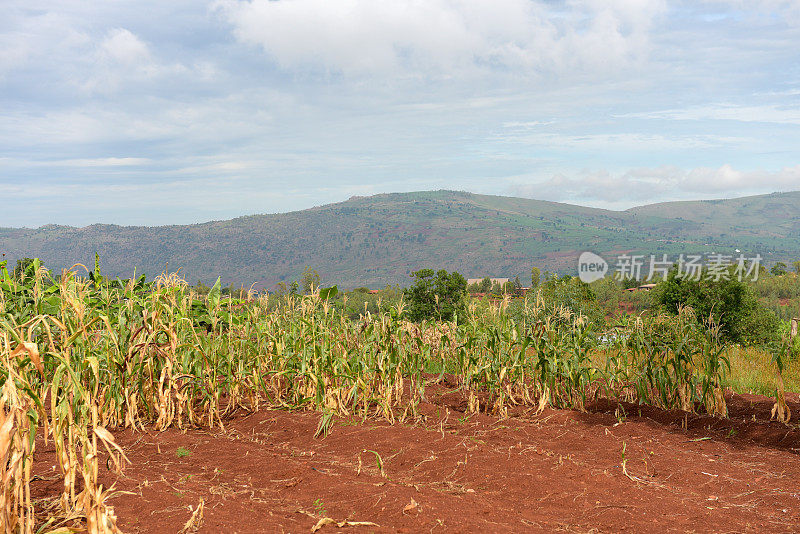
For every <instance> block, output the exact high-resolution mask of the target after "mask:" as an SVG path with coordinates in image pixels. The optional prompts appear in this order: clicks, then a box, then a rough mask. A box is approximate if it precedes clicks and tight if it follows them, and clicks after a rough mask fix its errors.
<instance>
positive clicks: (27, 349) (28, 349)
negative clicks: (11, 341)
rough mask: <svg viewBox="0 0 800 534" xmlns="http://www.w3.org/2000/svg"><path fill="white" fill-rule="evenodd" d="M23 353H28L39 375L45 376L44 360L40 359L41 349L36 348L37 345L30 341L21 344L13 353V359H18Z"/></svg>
mask: <svg viewBox="0 0 800 534" xmlns="http://www.w3.org/2000/svg"><path fill="white" fill-rule="evenodd" d="M22 353H27V354H28V356H30V358H31V361H32V362H33V365H35V366H36V369H38V370H39V373H41V374H44V366H43V365H42V359H41V358H40V357H39V347H37V346H36V343H31V342H30V341H22V342H20V344H19V345H17V348H15V349H14V350H13V351H12V352H11V357H12V358H16V357H18V356H21V355H22Z"/></svg>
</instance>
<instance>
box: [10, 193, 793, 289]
mask: <svg viewBox="0 0 800 534" xmlns="http://www.w3.org/2000/svg"><path fill="white" fill-rule="evenodd" d="M736 249H739V250H741V251H742V252H743V253H745V254H746V255H748V256H754V255H755V254H756V253H759V254H761V255H762V256H763V257H764V258H765V262H766V263H768V264H771V263H774V262H776V261H793V260H797V259H800V192H791V193H773V194H770V195H761V196H752V197H745V198H737V199H730V200H711V201H705V200H704V201H692V202H669V203H662V204H652V205H648V206H641V207H637V208H632V209H629V210H627V211H609V210H602V209H596V208H588V207H583V206H574V205H570V204H561V203H557V202H545V201H540V200H530V199H524V198H512V197H500V196H488V195H475V194H471V193H464V192H455V191H425V192H417V193H393V194H382V195H375V196H371V197H353V198H351V199H349V200H347V201H345V202H341V203H337V204H329V205H325V206H320V207H316V208H311V209H307V210H303V211H296V212H291V213H281V214H271V215H253V216H247V217H239V218H236V219H232V220H227V221H213V222H208V223H202V224H193V225H183V226H158V227H143V226H115V225H100V224H96V225H91V226H87V227H84V228H74V227H69V226H57V225H47V226H43V227H41V228H37V229H15V228H5V229H0V252H2V253H4V254H6V259H8V260H10V261H9V263H10V264H12V265H13V262H14V261H15V260H16V259H17V258H20V257H26V256H27V257H39V258H41V259H42V260H43V261H44V262H45V264H46V265H47V266H48V267H50V268H51V269H54V270H55V271H59V270H60V269H61V268H65V267H70V266H72V265H73V264H75V263H83V264H85V265H87V266H90V265H93V261H94V253H95V252H98V253H99V254H100V257H101V267H102V268H103V271H104V274H106V275H110V276H122V277H129V276H131V275H132V274H133V272H134V269H136V272H137V273H146V274H147V275H148V278H152V277H154V276H156V275H158V274H160V273H161V272H163V271H164V270H165V269H167V268H168V269H169V270H170V271H173V270H176V269H178V268H179V267H180V268H181V273H182V274H183V275H184V277H185V278H186V280H187V281H189V282H191V283H194V282H195V281H197V280H201V281H203V282H205V283H210V282H213V281H214V280H216V278H217V276H218V275H221V276H222V278H223V281H224V282H225V283H234V284H237V285H239V284H245V285H250V284H251V283H253V282H257V283H258V286H257V287H269V286H271V285H273V284H274V283H276V282H278V281H281V280H285V281H291V280H294V279H296V278H298V277H299V276H300V273H301V272H302V271H303V269H304V268H305V267H306V266H311V267H313V268H315V269H316V270H317V271H318V272H319V273H320V274H321V276H322V282H323V283H326V284H327V283H329V284H334V283H337V284H339V285H340V286H344V287H355V286H362V285H364V286H369V287H382V286H383V285H385V284H395V283H399V284H401V285H405V284H407V283H408V281H409V273H410V272H411V271H414V270H417V269H420V268H424V267H435V268H446V269H448V270H457V271H459V272H461V273H462V274H464V275H465V276H467V277H470V278H478V277H484V276H495V277H498V276H502V277H510V278H514V277H515V276H519V277H520V279H521V280H522V281H523V282H526V281H527V280H529V279H530V275H529V273H530V269H531V267H533V266H537V267H539V268H540V269H541V270H542V271H544V270H551V271H560V272H575V265H576V258H577V256H578V255H579V254H580V252H582V251H584V250H591V251H593V252H596V253H599V254H601V255H603V256H604V257H606V258H607V259H608V260H610V262H611V263H612V264H613V262H614V256H615V255H617V254H620V253H624V252H627V253H631V254H645V255H648V257H649V254H657V255H658V256H659V257H660V256H661V255H662V254H667V255H668V257H669V258H670V259H673V257H674V258H675V259H677V255H678V254H681V253H684V254H691V253H706V254H710V253H724V254H734V251H735V250H736Z"/></svg>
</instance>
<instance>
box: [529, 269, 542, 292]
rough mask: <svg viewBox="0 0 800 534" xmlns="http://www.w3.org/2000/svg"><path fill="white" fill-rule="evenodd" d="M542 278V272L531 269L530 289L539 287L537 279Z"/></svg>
mask: <svg viewBox="0 0 800 534" xmlns="http://www.w3.org/2000/svg"><path fill="white" fill-rule="evenodd" d="M541 277H542V272H541V271H540V270H539V268H538V267H534V268H532V269H531V287H532V288H535V287H537V286H538V285H539V279H540V278H541Z"/></svg>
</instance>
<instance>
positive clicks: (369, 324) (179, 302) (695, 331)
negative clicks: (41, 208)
mask: <svg viewBox="0 0 800 534" xmlns="http://www.w3.org/2000/svg"><path fill="white" fill-rule="evenodd" d="M34 271H35V275H34V276H31V277H29V278H26V279H24V280H22V281H20V280H16V279H13V278H12V277H11V276H9V274H8V272H7V271H5V269H3V273H2V280H0V325H1V327H2V328H1V329H0V360H2V367H1V368H0V384H2V394H1V395H0V457H2V461H1V462H0V469H1V471H0V474H1V475H2V477H3V491H2V494H0V523H2V528H0V531H1V532H3V533H4V534H11V533H25V534H29V533H34V532H42V533H45V532H69V531H70V530H64V529H69V528H83V529H86V530H88V532H90V533H114V532H119V531H120V528H121V526H118V525H117V521H116V517H115V514H114V511H113V509H112V508H111V507H110V506H109V504H108V501H109V498H110V497H111V496H112V495H113V494H114V491H115V488H114V487H103V485H102V484H100V483H99V482H98V469H99V468H100V465H101V464H104V465H107V466H110V467H111V468H112V469H114V470H118V471H119V470H124V469H125V466H126V464H127V463H128V459H127V457H126V455H125V452H124V450H123V449H122V448H121V447H120V446H119V445H118V444H117V442H116V441H115V439H114V435H113V432H114V431H115V430H117V429H134V430H137V431H138V430H144V429H152V430H155V431H161V430H165V429H168V428H178V429H195V428H204V429H209V428H224V427H225V425H226V424H228V422H229V421H231V420H232V418H233V417H234V416H235V415H238V414H242V413H251V412H254V411H258V410H260V409H267V408H269V409H274V408H280V409H285V410H304V411H315V412H318V413H319V425H318V428H317V435H318V436H323V435H325V434H327V433H328V432H329V431H330V428H331V425H332V424H333V422H334V420H335V416H358V417H360V418H363V419H365V420H366V419H368V418H379V419H384V420H387V421H389V422H392V423H394V422H407V421H414V420H415V418H417V417H418V411H417V406H418V405H419V403H420V402H421V401H423V400H424V399H425V392H426V386H430V385H431V384H433V383H437V382H438V381H441V380H442V379H443V377H444V376H445V375H447V376H449V377H453V378H454V379H455V380H456V382H457V386H458V388H459V389H460V390H462V391H463V392H465V393H466V395H467V396H468V399H469V407H468V411H469V412H471V413H478V412H484V413H489V414H494V415H496V416H499V417H504V416H505V415H506V413H507V410H508V408H509V407H511V406H529V407H532V408H534V409H535V410H538V411H541V410H543V409H545V408H546V407H547V406H552V407H555V408H565V409H573V410H579V411H582V410H585V409H586V406H587V403H589V402H591V401H592V400H595V399H598V398H604V399H611V400H619V401H625V402H634V403H639V404H645V405H652V406H655V407H658V408H664V409H681V410H685V411H688V412H696V411H704V412H706V413H709V414H712V415H715V416H720V417H725V416H726V415H727V407H726V404H725V399H724V397H723V388H722V383H723V379H724V376H725V373H727V372H728V371H729V364H728V360H727V359H726V356H725V354H726V347H725V345H724V344H723V343H721V342H720V340H719V336H718V335H717V334H716V333H715V331H714V329H713V328H711V329H708V328H702V327H700V326H698V322H697V321H696V320H695V319H694V317H693V316H692V311H691V310H690V309H684V310H682V312H681V313H680V314H679V315H678V316H677V317H671V316H652V317H629V318H625V319H622V320H620V321H619V322H618V323H617V324H614V325H612V326H611V327H604V328H603V331H598V327H597V325H593V324H591V323H589V322H588V321H587V320H586V318H585V317H582V316H579V315H575V314H573V313H571V312H570V311H569V310H567V309H565V308H561V307H557V306H551V305H549V304H548V303H547V302H545V301H544V300H542V299H541V298H537V297H531V298H529V299H528V301H527V303H526V310H525V314H524V319H523V320H516V321H515V320H513V319H511V318H510V317H509V316H508V315H507V314H505V313H504V305H503V304H501V305H500V306H498V307H491V308H488V309H479V308H478V306H476V305H471V306H470V308H469V310H468V313H467V317H468V318H467V320H462V321H461V322H453V323H434V322H422V323H410V322H408V321H406V320H404V317H403V316H404V314H403V311H404V310H403V304H402V303H401V304H399V305H398V306H397V307H395V308H392V309H391V310H390V311H389V312H387V313H381V314H376V315H375V314H369V313H365V314H364V315H363V316H362V317H361V318H360V319H359V320H356V321H354V320H352V319H350V318H348V317H345V316H344V315H343V314H342V313H340V312H339V311H338V310H337V309H336V308H335V307H334V306H332V305H331V304H330V299H329V297H330V295H331V291H335V289H333V288H331V289H324V290H320V289H318V288H317V289H316V290H315V291H314V292H313V293H312V294H311V295H303V296H298V295H290V296H288V297H286V298H285V300H284V301H282V302H281V303H279V304H278V305H276V304H275V303H274V301H272V302H271V301H269V300H268V299H267V298H266V297H259V298H250V299H244V300H233V299H224V298H222V296H221V294H220V291H219V286H218V285H217V286H215V288H214V289H212V291H211V292H210V293H209V294H208V295H207V296H206V297H202V298H201V297H199V296H197V295H195V294H194V293H193V292H192V291H191V289H190V288H189V287H188V286H187V284H186V283H185V282H184V281H183V280H182V279H181V278H180V277H179V276H178V275H177V274H174V273H173V274H171V275H168V274H164V275H162V276H160V277H159V278H157V279H156V280H155V281H154V282H150V283H148V282H145V280H144V278H138V279H136V278H134V279H131V280H127V281H122V280H110V279H106V278H103V277H102V275H100V272H99V268H98V267H97V266H96V268H95V270H94V271H91V272H90V271H89V270H88V269H86V268H85V267H82V266H76V267H74V268H73V269H72V270H65V271H63V272H62V273H61V274H60V275H59V276H55V277H54V276H51V275H50V274H49V273H48V271H46V270H45V269H44V268H42V267H40V266H39V265H34ZM777 362H778V366H777V367H778V369H780V362H781V360H780V358H777ZM778 376H780V375H778ZM773 412H774V415H775V417H776V418H778V419H779V420H782V421H788V419H789V417H790V413H789V411H788V406H786V402H785V401H784V400H783V392H782V390H779V391H777V392H776V402H775V408H774V410H773ZM50 441H52V443H53V444H54V446H55V449H56V451H57V459H58V464H57V473H58V476H59V480H60V487H61V493H60V495H58V496H54V497H53V498H51V499H39V500H36V499H33V498H32V497H31V490H30V485H31V480H32V477H33V474H32V473H33V467H34V463H35V462H36V457H37V455H36V446H37V443H41V442H46V443H49V442H50Z"/></svg>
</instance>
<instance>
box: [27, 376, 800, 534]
mask: <svg viewBox="0 0 800 534" xmlns="http://www.w3.org/2000/svg"><path fill="white" fill-rule="evenodd" d="M427 392H428V400H429V401H430V402H428V403H425V404H423V405H421V407H420V411H421V413H422V414H423V418H422V419H423V420H422V421H421V422H419V423H418V424H416V425H412V424H396V425H394V426H392V425H389V424H387V423H385V422H380V421H372V420H369V421H367V422H365V423H362V422H361V421H360V420H358V419H352V420H346V419H338V420H337V421H336V423H335V425H334V426H333V428H332V431H331V433H330V434H329V435H328V436H327V437H325V438H316V439H315V438H314V437H313V436H314V433H315V431H316V428H317V423H318V421H319V415H318V414H316V413H309V412H306V413H288V412H283V411H262V412H259V413H256V414H251V415H244V414H242V415H241V416H239V417H236V418H234V419H233V420H231V421H229V422H228V424H227V425H226V429H225V431H221V430H213V431H202V430H190V431H188V432H185V433H182V432H180V431H178V430H168V431H166V432H162V433H160V434H158V433H149V432H148V433H144V432H136V433H134V432H132V431H130V430H127V431H118V432H117V433H116V436H117V439H118V441H119V442H120V443H121V444H122V445H123V446H124V447H125V450H126V452H127V455H128V457H129V458H130V460H131V461H132V464H131V465H130V466H128V467H127V468H126V469H125V473H124V474H123V475H122V476H119V477H117V476H113V475H111V474H110V473H105V474H104V478H105V481H106V484H110V483H112V482H114V483H115V484H116V489H117V490H123V491H127V492H131V494H124V495H119V496H117V497H115V498H114V499H112V501H111V504H112V505H113V506H114V508H115V511H116V513H117V515H118V517H119V525H120V526H121V528H122V529H123V530H124V531H125V532H127V533H149V532H177V531H179V530H180V529H181V528H182V527H183V525H184V523H185V522H186V521H187V520H188V519H189V518H190V516H191V515H192V509H193V508H192V507H196V506H197V504H198V503H199V502H200V501H201V499H202V500H203V501H204V503H205V512H204V521H203V523H202V526H201V527H200V529H199V532H208V533H220V532H230V533H233V532H242V533H243V532H311V530H312V528H313V527H314V526H315V525H316V524H317V522H318V520H319V519H320V518H321V517H323V515H324V516H328V517H331V518H333V519H334V520H336V521H337V522H341V521H344V520H349V521H369V522H373V523H376V524H377V525H379V527H370V526H355V527H347V526H345V527H343V528H339V527H337V526H336V525H327V526H324V527H322V528H321V532H322V533H324V532H337V531H353V532H373V531H375V532H519V531H529V532H530V531H533V532H553V531H566V532H590V531H591V532H664V531H674V532H694V531H702V532H796V531H798V530H800V461H798V456H797V455H798V451H800V430H798V428H797V427H795V426H794V425H789V426H787V425H783V424H779V423H775V422H770V421H769V415H770V414H769V410H770V408H771V406H772V401H771V400H770V399H766V398H764V397H758V396H755V395H734V396H729V397H728V400H729V405H730V409H731V418H730V419H728V420H721V419H715V418H712V417H709V416H699V415H691V414H687V413H684V412H665V411H663V410H657V409H654V408H649V407H639V406H636V405H630V404H625V405H624V406H623V408H624V410H625V412H626V413H627V417H626V418H623V417H622V415H621V412H618V415H619V417H618V416H615V415H614V413H615V410H617V405H616V404H612V403H610V402H606V401H601V402H598V403H596V404H594V405H593V406H591V407H590V409H589V411H588V413H579V412H575V411H567V410H551V409H547V410H545V411H544V413H542V414H540V415H534V414H532V413H530V412H528V413H526V412H524V411H522V410H517V412H516V413H515V414H514V415H513V416H511V417H509V418H507V419H498V418H496V417H492V416H488V415H483V414H481V415H474V416H471V417H466V416H465V415H464V413H463V409H464V408H465V407H466V401H465V399H463V398H462V397H461V396H460V394H459V393H458V392H453V391H450V392H448V391H447V390H444V389H443V388H441V387H436V388H428V390H427ZM792 401H793V402H790V407H791V408H792V411H793V413H795V414H798V415H800V404H798V402H797V398H796V397H793V398H792ZM179 447H180V448H183V449H185V450H187V451H189V452H190V454H189V455H188V456H183V457H180V456H179V455H178V453H177V451H178V448H179ZM623 449H624V450H625V453H624V454H625V455H624V459H625V464H624V465H625V468H626V471H627V475H626V474H625V473H624V472H623ZM365 451H367V452H365ZM371 451H375V453H378V454H379V455H380V457H381V459H382V461H383V468H384V471H385V475H386V476H385V477H383V476H381V474H380V472H379V470H378V468H377V466H376V456H375V453H373V452H371ZM37 454H38V457H37V462H38V461H39V460H42V461H44V462H46V461H48V458H47V456H48V455H50V456H52V447H50V448H49V449H48V448H47V447H44V446H43V445H42V446H39V449H38V452H37ZM359 466H360V473H359ZM35 484H36V486H35V490H36V494H37V495H39V496H42V495H44V494H48V493H49V494H50V495H53V494H55V493H57V491H58V483H57V482H55V481H54V482H43V481H39V482H36V483H35ZM48 484H49V486H48Z"/></svg>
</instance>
